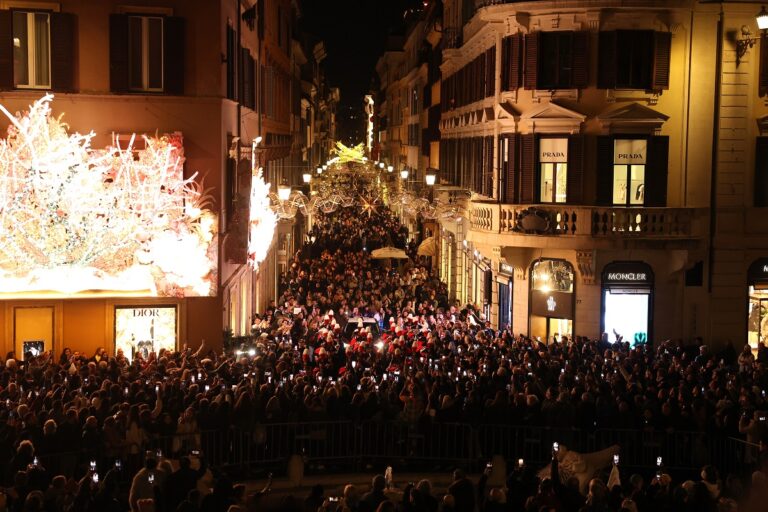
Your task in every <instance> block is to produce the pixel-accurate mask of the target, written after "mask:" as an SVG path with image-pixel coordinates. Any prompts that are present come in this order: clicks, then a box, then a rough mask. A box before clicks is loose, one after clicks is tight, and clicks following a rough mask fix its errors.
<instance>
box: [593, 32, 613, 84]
mask: <svg viewBox="0 0 768 512" xmlns="http://www.w3.org/2000/svg"><path fill="white" fill-rule="evenodd" d="M597 53H598V58H597V60H598V62H597V88H598V89H615V88H616V31H610V32H600V38H599V46H598V49H597Z"/></svg>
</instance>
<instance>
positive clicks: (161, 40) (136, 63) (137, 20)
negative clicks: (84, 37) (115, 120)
mask: <svg viewBox="0 0 768 512" xmlns="http://www.w3.org/2000/svg"><path fill="white" fill-rule="evenodd" d="M185 41H186V39H185V22H184V19H183V18H176V17H158V16H134V15H130V16H129V15H126V14H112V15H110V17H109V60H110V62H109V82H110V89H111V90H112V91H113V92H118V93H124V92H129V91H135V92H165V93H168V94H183V92H184V60H185Z"/></svg>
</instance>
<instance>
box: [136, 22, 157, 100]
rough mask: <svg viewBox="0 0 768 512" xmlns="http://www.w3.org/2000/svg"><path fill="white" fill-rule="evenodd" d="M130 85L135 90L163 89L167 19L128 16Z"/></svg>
mask: <svg viewBox="0 0 768 512" xmlns="http://www.w3.org/2000/svg"><path fill="white" fill-rule="evenodd" d="M128 85H129V88H130V89H131V90H134V91H162V90H163V18H161V17H158V16H129V17H128Z"/></svg>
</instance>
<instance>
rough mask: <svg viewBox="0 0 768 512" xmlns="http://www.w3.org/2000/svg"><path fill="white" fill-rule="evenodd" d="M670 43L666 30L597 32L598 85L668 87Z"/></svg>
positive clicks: (658, 88)
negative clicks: (598, 34) (598, 39)
mask: <svg viewBox="0 0 768 512" xmlns="http://www.w3.org/2000/svg"><path fill="white" fill-rule="evenodd" d="M671 46H672V35H671V34H670V33H669V32H654V31H652V30H616V31H608V32H600V44H599V50H598V63H599V66H598V78H597V82H598V83H597V86H598V87H599V88H601V89H639V90H660V89H669V67H670V52H671Z"/></svg>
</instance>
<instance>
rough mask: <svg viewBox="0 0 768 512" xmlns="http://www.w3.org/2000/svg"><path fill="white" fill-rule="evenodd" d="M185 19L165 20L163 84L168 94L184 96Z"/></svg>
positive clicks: (172, 18) (173, 18)
mask: <svg viewBox="0 0 768 512" xmlns="http://www.w3.org/2000/svg"><path fill="white" fill-rule="evenodd" d="M184 28H185V25H184V18H178V17H175V16H170V17H167V18H165V27H164V29H165V30H164V31H163V34H164V38H163V51H164V53H165V55H164V56H163V57H164V58H163V83H164V89H165V92H166V93H168V94H177V95H181V94H184V47H185V43H186V39H185V37H184V34H185V30H184Z"/></svg>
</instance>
